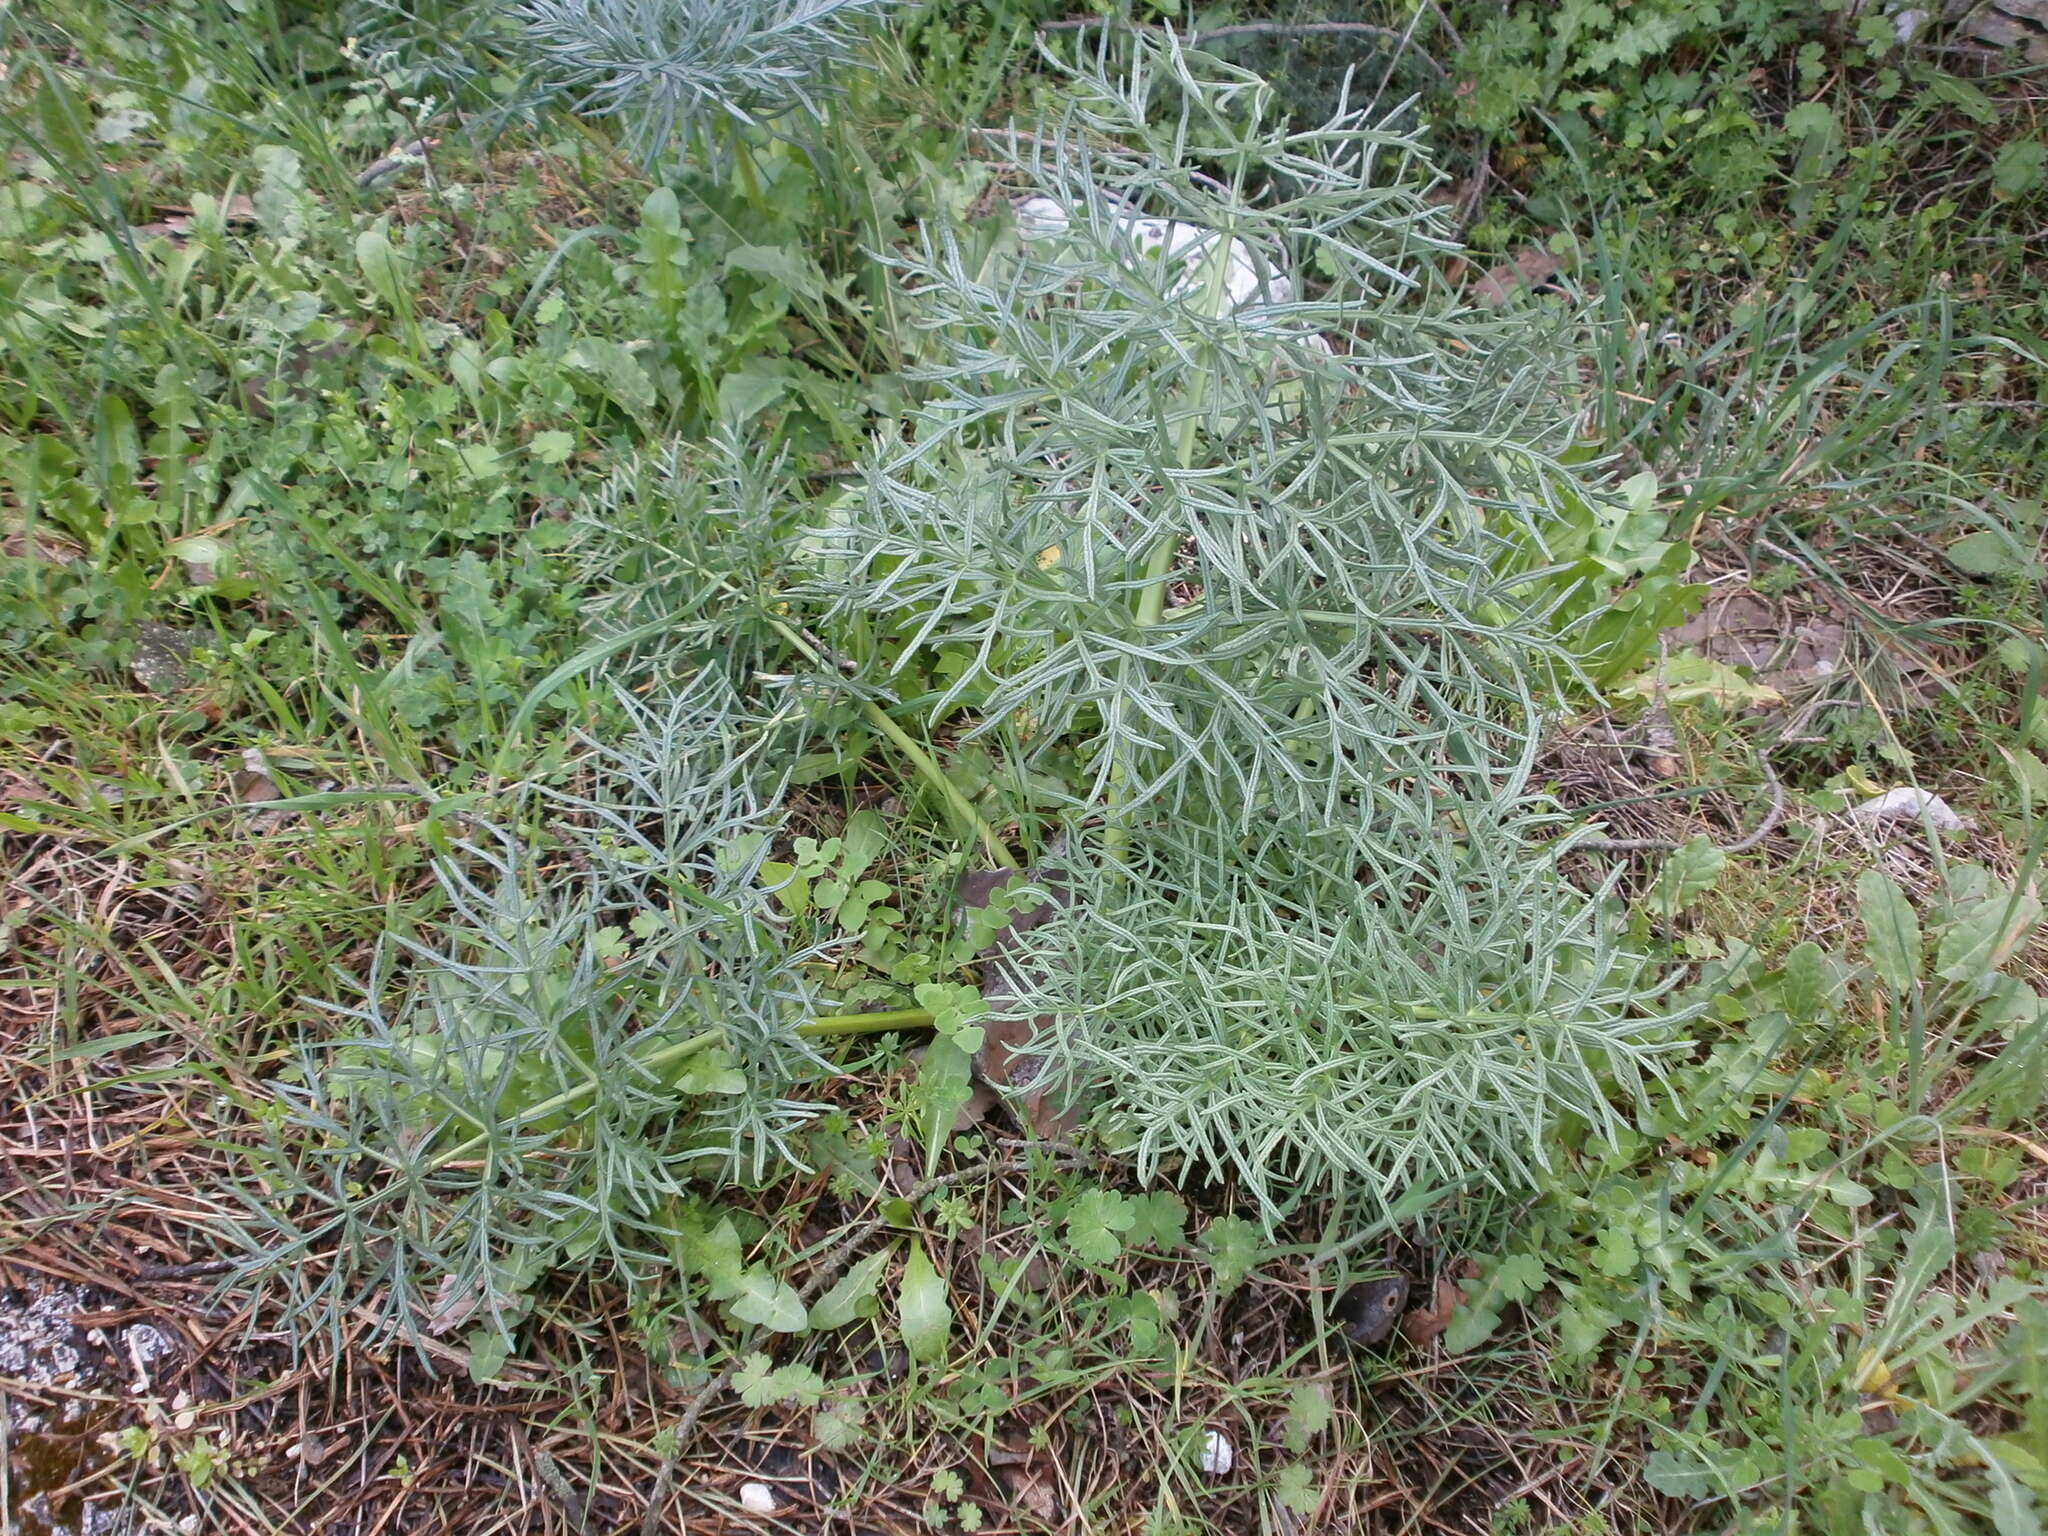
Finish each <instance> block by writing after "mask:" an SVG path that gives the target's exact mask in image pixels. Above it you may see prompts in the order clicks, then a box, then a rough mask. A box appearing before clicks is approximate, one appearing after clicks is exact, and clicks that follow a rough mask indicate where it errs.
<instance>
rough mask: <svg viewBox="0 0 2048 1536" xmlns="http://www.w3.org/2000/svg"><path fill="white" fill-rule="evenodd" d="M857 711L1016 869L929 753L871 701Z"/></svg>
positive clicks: (788, 632)
mask: <svg viewBox="0 0 2048 1536" xmlns="http://www.w3.org/2000/svg"><path fill="white" fill-rule="evenodd" d="M768 627H769V628H770V629H772V630H774V631H775V632H776V633H777V634H778V635H780V636H782V638H783V639H784V640H786V641H788V642H789V644H790V645H792V646H794V647H795V648H796V649H797V650H799V651H801V652H803V654H804V655H805V656H806V657H807V658H808V659H809V660H810V662H811V664H812V665H813V666H819V667H822V666H825V665H826V664H827V663H826V659H825V657H824V656H822V655H821V654H819V651H818V648H817V647H816V646H814V645H812V644H811V643H810V641H808V640H806V639H805V638H804V637H803V636H802V635H801V634H799V633H798V632H797V631H796V630H795V629H792V628H791V627H790V626H789V625H787V624H785V623H783V622H782V621H781V620H780V619H775V618H771V619H769V621H768ZM860 708H861V713H862V714H864V715H866V716H867V717H868V721H869V723H870V724H872V725H873V726H874V728H875V729H876V730H878V731H880V732H881V733H882V734H883V735H884V736H886V737H888V738H889V740H890V741H891V742H892V743H893V744H894V745H895V747H896V750H897V751H899V752H901V753H902V754H903V755H904V756H905V757H906V758H908V759H909V760H910V766H911V767H912V768H914V769H916V770H917V772H918V775H919V776H920V777H921V778H923V779H924V780H925V782H926V783H928V784H930V785H931V786H932V788H934V789H936V790H937V791H938V792H939V794H940V796H941V798H943V799H944V800H945V802H946V804H947V805H948V806H949V807H951V809H952V811H953V814H954V816H956V817H957V818H958V819H959V821H960V824H961V825H962V826H963V827H964V828H965V829H966V830H967V832H968V833H969V834H970V835H972V836H976V837H979V838H980V839H981V844H982V847H984V848H985V849H987V850H988V856H989V857H990V858H991V859H993V860H994V861H995V862H996V863H997V864H1000V865H1001V866H1002V867H1003V868H1004V869H1015V868H1017V860H1016V857H1015V856H1014V855H1013V854H1012V853H1011V852H1010V850H1009V849H1008V848H1006V847H1004V846H1003V840H1002V839H1001V838H1000V837H998V836H996V829H995V828H994V827H992V826H990V825H989V824H988V818H986V817H985V816H983V815H982V814H981V812H979V811H977V810H976V809H975V808H974V802H973V801H971V800H969V799H968V798H967V797H966V796H965V795H963V794H962V793H961V792H960V786H959V785H958V784H955V783H954V782H953V781H952V780H951V779H949V778H947V777H946V772H945V770H944V769H943V768H941V767H940V766H939V765H938V763H937V762H936V761H935V760H934V759H933V757H932V755H931V753H929V752H927V751H925V749H924V748H923V747H921V746H919V745H918V744H917V741H916V739H915V738H914V737H912V736H911V734H910V733H909V732H908V731H906V730H904V729H903V727H902V726H900V725H898V724H897V723H896V722H895V721H894V720H893V719H891V718H890V715H889V712H888V711H887V710H886V709H884V708H882V706H881V705H879V704H877V703H876V702H875V701H874V700H873V699H863V700H861V705H860Z"/></svg>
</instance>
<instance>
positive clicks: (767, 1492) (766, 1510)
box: [740, 1483, 777, 1515]
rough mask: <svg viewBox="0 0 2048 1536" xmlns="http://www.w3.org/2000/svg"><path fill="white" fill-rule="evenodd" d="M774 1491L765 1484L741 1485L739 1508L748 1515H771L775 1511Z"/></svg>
mask: <svg viewBox="0 0 2048 1536" xmlns="http://www.w3.org/2000/svg"><path fill="white" fill-rule="evenodd" d="M776 1507H777V1506H776V1503H775V1490H774V1489H773V1488H770V1487H769V1486H768V1485H767V1484H766V1483H741V1484H740V1508H742V1509H744V1510H745V1511H746V1512H747V1513H748V1514H750V1515H772V1514H774V1513H775V1510H776Z"/></svg>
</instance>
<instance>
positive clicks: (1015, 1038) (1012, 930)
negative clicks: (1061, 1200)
mask: <svg viewBox="0 0 2048 1536" xmlns="http://www.w3.org/2000/svg"><path fill="white" fill-rule="evenodd" d="M1038 878H1039V876H1038V874H1037V872H1035V871H1029V870H1027V871H1025V872H1024V873H1022V874H1018V873H1016V872H1015V871H1012V870H970V871H968V873H966V874H964V875H962V876H961V877H960V885H959V900H960V905H961V907H962V908H971V907H985V906H987V905H988V904H989V903H990V902H991V901H993V900H994V899H995V897H996V896H997V894H998V893H1000V892H1001V891H1003V890H1004V889H1005V888H1006V887H1008V886H1009V885H1011V884H1012V883H1014V882H1018V881H1028V880H1036V879H1038ZM1046 883H1047V884H1051V882H1050V881H1047V882H1046ZM1065 904H1066V903H1065V897H1064V896H1063V895H1055V897H1054V898H1053V899H1052V900H1050V901H1044V902H1041V903H1039V904H1038V905H1037V906H1035V907H1032V908H1031V909H1029V910H1028V911H1024V912H1019V913H1017V914H1015V915H1014V916H1012V917H1011V919H1010V921H1009V922H1008V923H1007V924H1006V925H1005V926H1003V927H1002V928H999V929H997V930H996V933H995V936H994V937H993V938H992V939H990V940H989V942H988V944H987V945H986V946H985V947H984V948H983V949H982V951H981V956H980V958H981V962H982V981H981V996H982V1000H983V1001H984V1002H985V1003H987V1004H988V1006H989V1007H990V1008H991V1009H993V1010H995V1011H996V1012H998V1013H1000V1012H1002V1011H1003V1010H1004V1009H1006V1008H1007V1007H1008V1006H1009V1005H1010V1004H1012V1003H1013V1002H1015V1000H1016V997H1017V994H1018V992H1019V990H1021V989H1020V987H1019V985H1018V981H1019V978H1018V973H1017V969H1016V965H1015V962H1014V961H1013V960H1012V959H1011V958H1010V957H1011V955H1012V954H1013V953H1014V951H1015V950H1016V948H1017V941H1018V936H1019V935H1021V934H1025V933H1029V932H1030V931H1031V930H1032V929H1034V928H1037V927H1040V926H1041V925H1043V924H1045V923H1046V922H1049V921H1050V920H1051V919H1052V917H1053V916H1054V914H1055V913H1057V912H1058V911H1059V909H1060V908H1061V907H1062V906H1064V905H1065ZM1045 1022H1046V1021H1045V1020H1044V1019H1016V1018H1008V1019H988V1020H985V1021H983V1023H982V1041H981V1049H980V1050H978V1051H976V1052H975V1053H974V1069H975V1073H976V1075H977V1076H979V1077H980V1078H981V1079H982V1081H983V1082H986V1083H989V1084H991V1085H992V1086H994V1087H995V1088H997V1089H999V1090H1001V1091H1002V1092H1003V1094H1004V1096H1005V1097H1006V1098H1008V1099H1009V1100H1010V1102H1011V1103H1012V1104H1014V1105H1015V1106H1016V1107H1017V1108H1018V1109H1019V1110H1020V1111H1021V1112H1022V1114H1023V1116H1024V1118H1025V1119H1026V1120H1028V1121H1029V1122H1030V1125H1031V1128H1032V1130H1033V1131H1035V1132H1036V1133H1037V1134H1038V1135H1039V1136H1040V1137H1041V1138H1043V1139H1044V1140H1047V1141H1056V1140H1058V1139H1060V1138H1061V1137H1063V1136H1065V1135H1066V1134H1067V1133H1068V1132H1069V1131H1071V1130H1072V1129H1073V1128H1074V1127H1075V1125H1076V1124H1078V1123H1079V1121H1080V1118H1081V1107H1080V1106H1079V1105H1074V1104H1067V1105H1058V1104H1055V1103H1053V1102H1052V1099H1051V1095H1050V1094H1049V1093H1048V1091H1047V1090H1046V1089H1045V1088H1042V1087H1034V1086H1033V1085H1034V1084H1036V1083H1037V1082H1038V1080H1039V1078H1040V1077H1041V1076H1042V1075H1043V1074H1044V1071H1045V1062H1044V1060H1043V1059H1042V1058H1040V1057H1038V1056H1036V1055H1034V1054H1033V1053H1032V1052H1030V1051H1029V1050H1028V1049H1026V1046H1027V1045H1028V1043H1029V1041H1030V1039H1031V1037H1032V1036H1033V1035H1034V1034H1036V1033H1037V1032H1038V1029H1039V1028H1040V1026H1041V1025H1043V1024H1044V1023H1045Z"/></svg>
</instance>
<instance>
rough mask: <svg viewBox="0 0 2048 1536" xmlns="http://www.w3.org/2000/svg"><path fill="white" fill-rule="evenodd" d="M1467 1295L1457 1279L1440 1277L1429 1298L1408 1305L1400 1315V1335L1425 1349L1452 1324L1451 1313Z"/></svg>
mask: <svg viewBox="0 0 2048 1536" xmlns="http://www.w3.org/2000/svg"><path fill="white" fill-rule="evenodd" d="M1464 1299H1465V1293H1464V1291H1463V1290H1461V1289H1460V1288H1459V1286H1458V1283H1457V1281H1455V1280H1453V1279H1451V1277H1450V1276H1448V1275H1440V1276H1439V1277H1438V1278H1437V1282H1436V1289H1435V1290H1434V1291H1433V1292H1431V1294H1430V1299H1429V1301H1428V1302H1427V1303H1426V1304H1425V1305H1423V1306H1419V1307H1413V1308H1410V1309H1409V1312H1408V1315H1407V1316H1406V1317H1404V1318H1402V1319H1401V1337H1402V1338H1404V1339H1406V1340H1407V1341H1408V1342H1409V1343H1410V1344H1413V1345H1414V1346H1415V1347H1416V1348H1417V1349H1426V1348H1428V1347H1429V1346H1430V1345H1431V1344H1434V1343H1435V1342H1436V1341H1437V1339H1438V1337H1439V1336H1440V1335H1441V1334H1442V1333H1443V1331H1444V1330H1445V1329H1446V1328H1448V1327H1450V1326H1451V1314H1452V1313H1453V1312H1455V1311H1457V1310H1458V1306H1459V1304H1460V1303H1461V1302H1463V1301H1464Z"/></svg>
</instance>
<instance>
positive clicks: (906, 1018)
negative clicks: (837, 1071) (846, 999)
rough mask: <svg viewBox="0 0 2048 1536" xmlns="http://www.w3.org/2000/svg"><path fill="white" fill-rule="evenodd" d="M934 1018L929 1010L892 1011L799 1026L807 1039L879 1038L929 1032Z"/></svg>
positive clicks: (830, 1017)
mask: <svg viewBox="0 0 2048 1536" xmlns="http://www.w3.org/2000/svg"><path fill="white" fill-rule="evenodd" d="M931 1023H932V1015H931V1012H930V1010H929V1009H925V1008H892V1009H889V1010H888V1011H886V1012H883V1013H827V1014H821V1015H820V1016H819V1017H817V1018H815V1019H812V1020H811V1021H810V1023H808V1024H799V1025H797V1027H796V1032H797V1033H798V1034H800V1035H803V1036H805V1037H806V1038H807V1039H812V1040H816V1039H821V1038H825V1037H828V1036H832V1035H878V1034H881V1033H883V1032H884V1031H886V1030H891V1029H927V1028H929V1027H930V1026H931Z"/></svg>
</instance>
